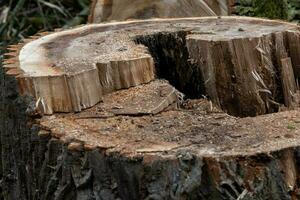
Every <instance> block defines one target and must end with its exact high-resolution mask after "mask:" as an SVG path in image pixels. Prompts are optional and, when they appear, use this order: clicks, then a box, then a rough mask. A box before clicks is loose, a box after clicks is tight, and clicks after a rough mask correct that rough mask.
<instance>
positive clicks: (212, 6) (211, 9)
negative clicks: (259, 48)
mask: <svg viewBox="0 0 300 200" xmlns="http://www.w3.org/2000/svg"><path fill="white" fill-rule="evenodd" d="M90 10H91V11H90V12H91V13H90V16H89V22H90V23H100V22H104V21H114V20H117V21H124V20H128V19H148V18H174V17H201V16H215V15H228V2H227V0H175V1H174V0H143V1H140V0H114V1H112V0H93V2H92V4H91V9H90Z"/></svg>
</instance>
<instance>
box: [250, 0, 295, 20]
mask: <svg viewBox="0 0 300 200" xmlns="http://www.w3.org/2000/svg"><path fill="white" fill-rule="evenodd" d="M253 4H254V15H255V16H258V17H266V18H270V19H285V20H287V19H288V17H289V14H288V13H289V11H288V2H287V0H254V1H253Z"/></svg>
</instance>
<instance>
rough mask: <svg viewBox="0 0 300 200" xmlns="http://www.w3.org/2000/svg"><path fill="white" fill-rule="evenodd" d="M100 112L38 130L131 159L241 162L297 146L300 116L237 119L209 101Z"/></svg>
mask: <svg viewBox="0 0 300 200" xmlns="http://www.w3.org/2000/svg"><path fill="white" fill-rule="evenodd" d="M101 107H102V103H100V104H98V105H97V106H95V107H94V108H92V109H90V110H86V111H84V112H82V113H78V114H75V115H70V114H69V115H53V116H49V117H44V118H43V120H42V125H43V126H45V127H47V128H50V130H51V131H52V134H53V136H54V137H57V138H60V139H62V140H63V141H65V142H66V143H70V142H74V141H75V142H80V143H83V144H84V145H85V146H89V147H98V148H101V149H107V152H120V153H124V154H128V155H131V156H134V155H140V154H151V153H159V154H162V155H165V156H173V155H176V153H177V152H178V151H183V150H185V149H187V150H189V151H193V152H194V153H195V154H197V155H199V156H209V157H218V156H235V155H241V156H244V155H255V154H259V153H268V152H272V151H277V150H279V149H285V148H288V147H294V146H299V145H300V142H299V141H300V120H299V119H300V111H299V110H294V111H289V112H280V113H276V114H269V115H263V116H258V117H255V118H236V117H232V116H229V115H228V114H225V113H223V112H222V111H220V110H218V109H216V108H215V107H212V105H211V103H210V102H208V101H207V100H190V101H188V102H185V103H184V107H183V108H181V109H179V110H178V109H174V110H169V111H166V112H162V113H161V114H157V115H154V116H152V115H144V116H139V117H133V116H118V115H107V114H106V113H104V112H103V113H101ZM88 116H93V117H88ZM97 116H98V117H97Z"/></svg>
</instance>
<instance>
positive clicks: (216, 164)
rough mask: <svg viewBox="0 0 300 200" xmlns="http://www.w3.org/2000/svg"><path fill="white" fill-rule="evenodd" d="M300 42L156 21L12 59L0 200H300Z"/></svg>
mask: <svg viewBox="0 0 300 200" xmlns="http://www.w3.org/2000/svg"><path fill="white" fill-rule="evenodd" d="M299 33H300V29H299V27H298V26H296V25H294V24H290V23H284V22H280V21H272V20H265V19H256V18H246V17H205V18H185V19H156V20H145V21H127V22H117V23H107V24H98V25H86V26H82V27H78V28H74V29H70V30H65V31H60V32H57V33H51V34H49V35H43V34H42V35H41V36H38V38H35V37H34V38H32V39H30V40H28V41H25V43H23V44H19V45H17V46H12V47H10V52H9V53H8V54H7V56H8V57H10V58H9V59H7V60H5V62H4V63H5V68H4V69H5V70H6V74H4V73H1V79H0V83H1V84H0V86H1V91H2V93H1V99H0V100H1V104H0V105H1V109H0V111H1V114H0V119H1V126H0V127H1V132H0V134H1V146H2V148H1V155H2V162H1V166H2V168H1V169H2V184H1V189H2V191H3V195H4V197H5V198H6V199H108V200H109V199H133V200H134V199H137V200H138V199H148V200H149V199H178V200H179V199H224V200H225V199H275V200H276V199H278V200H281V199H299V198H300V193H299V189H300V185H299V163H300V156H299V155H300V131H299V130H300V121H299V119H300V110H299V101H298V97H297V95H298V87H297V81H296V80H297V79H298V77H299V74H298V73H297V66H296V65H295V64H294V63H297V61H298V59H299V58H298V57H297V55H298V53H299V52H298V49H300V48H299V46H298V45H300V43H299V44H297V43H293V42H292V40H293V39H295V38H297V40H299V38H298V37H299ZM162 79H166V80H162ZM175 88H176V89H175ZM183 94H185V95H186V99H184V98H183ZM190 97H193V98H194V99H189V98H190ZM282 107H286V109H287V110H288V111H285V112H278V113H277V111H279V110H281V109H282ZM247 116H252V117H247ZM243 117H244V118H243Z"/></svg>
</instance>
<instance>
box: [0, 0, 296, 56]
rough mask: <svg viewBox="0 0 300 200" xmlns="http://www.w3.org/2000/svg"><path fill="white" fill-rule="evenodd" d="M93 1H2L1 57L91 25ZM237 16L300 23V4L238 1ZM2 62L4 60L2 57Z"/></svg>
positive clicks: (279, 0)
mask: <svg viewBox="0 0 300 200" xmlns="http://www.w3.org/2000/svg"><path fill="white" fill-rule="evenodd" d="M90 1H91V0H0V55H2V54H3V52H4V51H5V48H6V46H7V45H9V44H14V43H17V42H18V41H19V40H21V39H23V38H26V37H28V36H31V35H34V34H35V33H37V32H39V31H49V30H53V29H55V28H58V27H59V28H61V27H63V28H68V27H72V26H76V25H79V24H84V23H87V18H88V14H89V7H90V6H89V4H90V3H91V2H90ZM235 2H236V5H235V9H234V10H235V12H234V14H236V15H247V16H259V17H266V18H271V19H283V20H288V21H293V22H299V20H300V0H236V1H235ZM0 59H1V57H0Z"/></svg>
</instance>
